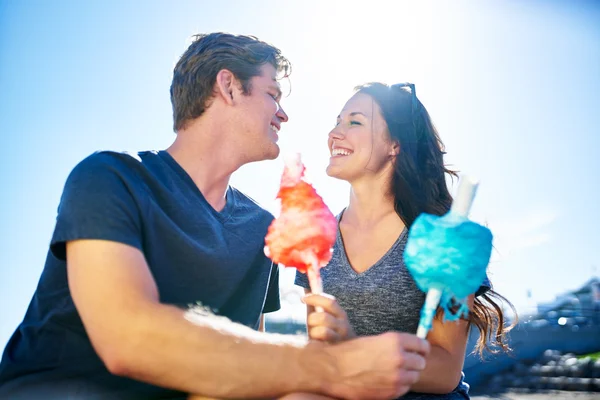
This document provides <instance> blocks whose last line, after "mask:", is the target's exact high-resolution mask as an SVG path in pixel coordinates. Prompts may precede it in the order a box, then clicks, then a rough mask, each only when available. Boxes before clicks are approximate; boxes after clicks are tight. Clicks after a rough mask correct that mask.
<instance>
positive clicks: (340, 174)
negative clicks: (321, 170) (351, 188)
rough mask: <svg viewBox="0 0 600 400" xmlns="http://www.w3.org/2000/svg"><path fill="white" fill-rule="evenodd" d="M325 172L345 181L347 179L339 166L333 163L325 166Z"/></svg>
mask: <svg viewBox="0 0 600 400" xmlns="http://www.w3.org/2000/svg"><path fill="white" fill-rule="evenodd" d="M325 173H326V174H327V175H328V176H330V177H332V178H335V179H341V180H343V181H345V180H346V179H345V178H344V175H343V172H342V171H340V170H339V168H336V167H334V166H332V165H331V164H330V165H328V166H327V168H325Z"/></svg>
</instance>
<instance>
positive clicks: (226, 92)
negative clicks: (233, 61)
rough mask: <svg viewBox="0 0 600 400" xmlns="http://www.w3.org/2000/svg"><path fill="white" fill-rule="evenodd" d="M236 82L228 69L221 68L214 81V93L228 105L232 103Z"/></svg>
mask: <svg viewBox="0 0 600 400" xmlns="http://www.w3.org/2000/svg"><path fill="white" fill-rule="evenodd" d="M237 84H238V82H237V79H236V78H235V75H233V72H231V71H229V70H228V69H222V70H220V71H219V72H218V73H217V79H216V81H215V94H216V95H217V96H218V97H220V98H222V99H223V101H224V102H225V103H227V104H229V105H232V104H233V95H234V92H235V90H236V89H237V88H236V85H237Z"/></svg>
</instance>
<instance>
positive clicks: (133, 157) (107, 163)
mask: <svg viewBox="0 0 600 400" xmlns="http://www.w3.org/2000/svg"><path fill="white" fill-rule="evenodd" d="M148 154H156V152H149V151H141V152H137V153H134V152H127V151H113V150H98V151H95V152H93V153H92V154H90V155H89V156H87V157H85V158H84V159H83V160H81V161H80V162H79V163H78V164H77V166H76V167H75V168H80V169H86V168H92V169H93V168H105V167H113V168H114V167H117V168H118V167H121V166H123V167H125V166H134V165H139V164H141V163H142V157H145V156H147V155H148Z"/></svg>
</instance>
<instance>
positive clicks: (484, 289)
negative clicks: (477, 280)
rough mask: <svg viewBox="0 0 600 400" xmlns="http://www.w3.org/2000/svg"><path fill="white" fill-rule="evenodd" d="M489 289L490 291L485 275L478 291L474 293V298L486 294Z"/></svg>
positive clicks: (490, 285) (489, 284) (488, 281)
mask: <svg viewBox="0 0 600 400" xmlns="http://www.w3.org/2000/svg"><path fill="white" fill-rule="evenodd" d="M491 289H492V283H491V282H490V279H489V278H488V277H487V275H486V276H485V280H484V281H483V283H482V284H481V286H479V289H477V291H476V292H475V297H478V296H481V295H482V294H486V293H487V292H488V291H490V290H491Z"/></svg>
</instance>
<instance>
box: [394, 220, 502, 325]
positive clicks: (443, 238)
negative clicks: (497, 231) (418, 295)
mask: <svg viewBox="0 0 600 400" xmlns="http://www.w3.org/2000/svg"><path fill="white" fill-rule="evenodd" d="M491 254H492V232H491V231H490V230H489V229H488V228H486V227H484V226H481V225H479V224H476V223H475V222H472V221H469V220H468V219H466V218H464V217H462V216H459V215H456V214H453V213H448V214H446V215H444V216H442V217H439V216H435V215H429V214H421V215H420V216H419V217H418V218H417V219H416V220H415V222H414V223H413V225H412V226H411V228H410V231H409V235H408V241H407V243H406V248H405V250H404V261H405V264H406V266H407V268H408V270H409V271H410V273H411V274H412V276H413V278H414V280H415V282H416V284H417V286H418V287H419V289H421V290H422V291H424V292H427V291H428V290H429V289H431V288H438V289H440V290H441V291H442V297H441V300H440V306H441V307H443V308H444V310H445V313H444V318H445V319H448V320H456V319H458V318H460V317H461V316H466V315H467V313H468V307H467V305H466V303H465V301H466V298H467V297H468V296H469V295H471V294H473V293H475V292H476V291H477V289H479V287H480V285H481V284H482V283H483V281H484V279H485V276H486V268H487V265H488V263H489V261H490V256H491ZM453 308H454V311H451V309H453ZM456 308H458V309H456ZM433 312H435V310H426V309H425V308H424V309H423V311H422V318H421V320H422V321H424V320H425V321H427V320H428V321H429V323H427V322H426V327H427V328H428V329H429V328H430V324H431V320H432V319H433V314H432V313H433ZM430 314H431V315H430ZM427 325H429V326H427Z"/></svg>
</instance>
